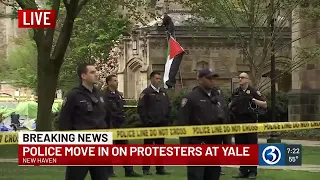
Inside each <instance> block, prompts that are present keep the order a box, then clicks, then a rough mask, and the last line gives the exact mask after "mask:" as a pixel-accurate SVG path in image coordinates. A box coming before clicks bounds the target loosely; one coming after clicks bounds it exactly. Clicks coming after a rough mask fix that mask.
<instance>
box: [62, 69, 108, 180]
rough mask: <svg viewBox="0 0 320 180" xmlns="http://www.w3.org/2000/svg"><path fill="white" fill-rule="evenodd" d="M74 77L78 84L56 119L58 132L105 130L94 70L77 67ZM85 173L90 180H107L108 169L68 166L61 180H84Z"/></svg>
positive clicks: (104, 118)
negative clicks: (77, 79)
mask: <svg viewBox="0 0 320 180" xmlns="http://www.w3.org/2000/svg"><path fill="white" fill-rule="evenodd" d="M77 74H78V76H79V78H80V80H81V84H80V85H79V86H78V87H76V88H74V89H72V90H71V91H70V92H69V93H68V95H67V96H66V97H65V99H64V101H63V105H62V108H61V112H60V116H59V125H58V127H59V129H60V130H89V129H106V128H108V125H107V123H106V112H105V109H104V100H103V97H102V96H100V93H99V91H98V90H97V89H95V88H94V84H95V83H96V82H97V80H98V76H97V73H96V68H95V67H94V66H93V65H91V64H80V65H79V66H78V67H77ZM88 171H89V172H90V175H91V179H92V180H107V179H108V173H107V172H108V168H107V167H95V166H68V167H67V169H66V176H65V180H84V179H85V177H86V175H87V173H88Z"/></svg>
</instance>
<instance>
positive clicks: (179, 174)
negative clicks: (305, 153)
mask: <svg viewBox="0 0 320 180" xmlns="http://www.w3.org/2000/svg"><path fill="white" fill-rule="evenodd" d="M114 169H115V173H116V174H117V175H118V177H117V178H113V179H114V180H118V179H120V180H130V179H135V180H150V179H152V180H163V179H166V180H185V179H186V167H166V170H167V171H168V172H170V173H171V175H167V176H157V175H153V176H145V177H142V178H125V177H124V170H123V168H122V167H115V168H114ZM135 170H136V172H139V173H140V172H141V167H135ZM151 170H152V171H154V168H153V167H152V168H151ZM223 171H224V172H225V173H226V175H224V176H221V178H220V180H232V179H233V178H232V176H233V175H235V174H237V173H238V169H237V168H223ZM64 173H65V168H64V167H17V164H16V163H0V174H1V176H0V179H1V180H2V179H3V180H61V179H64ZM258 177H259V180H279V179H283V180H301V179H305V180H314V179H318V178H319V177H320V173H311V172H301V171H284V170H265V169H259V170H258ZM86 180H90V176H89V175H88V176H87V178H86Z"/></svg>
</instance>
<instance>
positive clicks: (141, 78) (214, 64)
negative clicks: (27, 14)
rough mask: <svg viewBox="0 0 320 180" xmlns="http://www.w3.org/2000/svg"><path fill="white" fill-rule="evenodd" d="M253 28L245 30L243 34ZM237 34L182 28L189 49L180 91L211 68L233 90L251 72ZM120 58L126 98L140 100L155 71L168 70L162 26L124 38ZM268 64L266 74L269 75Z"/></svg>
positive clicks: (286, 36) (182, 39) (178, 34)
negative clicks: (240, 76) (201, 71)
mask: <svg viewBox="0 0 320 180" xmlns="http://www.w3.org/2000/svg"><path fill="white" fill-rule="evenodd" d="M246 32H247V33H248V32H249V29H247V28H243V29H242V33H246ZM236 33H237V31H236V30H235V29H233V28H208V29H206V28H202V29H201V30H198V31H196V29H195V28H193V27H190V26H178V27H177V29H176V38H177V40H178V41H179V43H180V44H181V46H182V47H183V48H184V49H185V50H186V52H187V54H185V55H184V57H183V60H182V63H181V65H180V73H179V75H178V76H177V84H176V88H182V87H187V88H191V87H194V85H196V84H197V79H196V76H197V71H198V70H199V69H201V68H204V67H208V68H212V69H214V70H215V71H216V72H217V73H219V74H220V77H221V78H220V79H219V81H220V83H219V84H220V85H221V86H225V87H230V83H231V79H232V78H234V77H236V76H237V75H238V74H239V73H240V72H248V71H249V66H248V62H244V61H243V60H244V59H243V57H244V55H243V52H242V50H241V48H240V47H239V44H237V43H235V42H233V41H230V40H229V39H228V37H230V36H234V35H235V34H236ZM282 36H283V40H282V41H281V43H282V44H278V45H279V46H282V45H283V44H285V43H290V41H291V36H290V29H288V31H284V32H283V35H282ZM120 48H121V50H122V52H123V53H122V56H121V57H120V58H119V71H118V75H119V82H120V84H119V90H120V91H122V92H124V96H125V97H126V98H137V97H139V94H140V93H141V90H142V89H144V88H145V87H147V85H148V75H149V74H150V72H152V71H155V70H156V71H160V72H163V71H164V64H165V61H166V52H167V40H166V35H165V31H164V29H163V28H162V27H146V28H139V29H137V30H136V31H133V33H132V35H131V37H124V38H123V39H122V41H121V45H120ZM278 54H281V55H279V56H281V57H289V58H290V57H291V47H290V46H287V48H284V49H283V50H282V51H280V52H279V53H278ZM269 69H270V66H269V65H268V64H266V66H265V69H264V70H263V71H264V74H268V73H269Z"/></svg>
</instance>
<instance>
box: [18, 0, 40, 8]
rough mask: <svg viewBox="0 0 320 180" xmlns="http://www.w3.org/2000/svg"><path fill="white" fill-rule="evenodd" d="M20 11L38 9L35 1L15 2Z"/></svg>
mask: <svg viewBox="0 0 320 180" xmlns="http://www.w3.org/2000/svg"><path fill="white" fill-rule="evenodd" d="M15 1H16V2H17V3H18V4H19V6H20V7H21V8H22V9H38V5H37V3H36V2H35V0H15Z"/></svg>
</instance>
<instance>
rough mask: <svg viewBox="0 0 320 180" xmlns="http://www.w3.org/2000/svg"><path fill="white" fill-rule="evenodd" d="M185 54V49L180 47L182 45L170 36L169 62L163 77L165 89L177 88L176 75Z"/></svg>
mask: <svg viewBox="0 0 320 180" xmlns="http://www.w3.org/2000/svg"><path fill="white" fill-rule="evenodd" d="M184 53H185V52H184V49H183V48H182V47H181V46H180V44H179V43H178V42H177V41H176V40H175V39H174V38H173V37H172V36H170V39H169V43H168V52H167V62H166V65H165V70H164V75H163V82H164V88H165V89H168V88H174V87H175V84H176V75H177V73H178V71H179V66H180V64H181V60H182V57H183V54H184Z"/></svg>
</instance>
